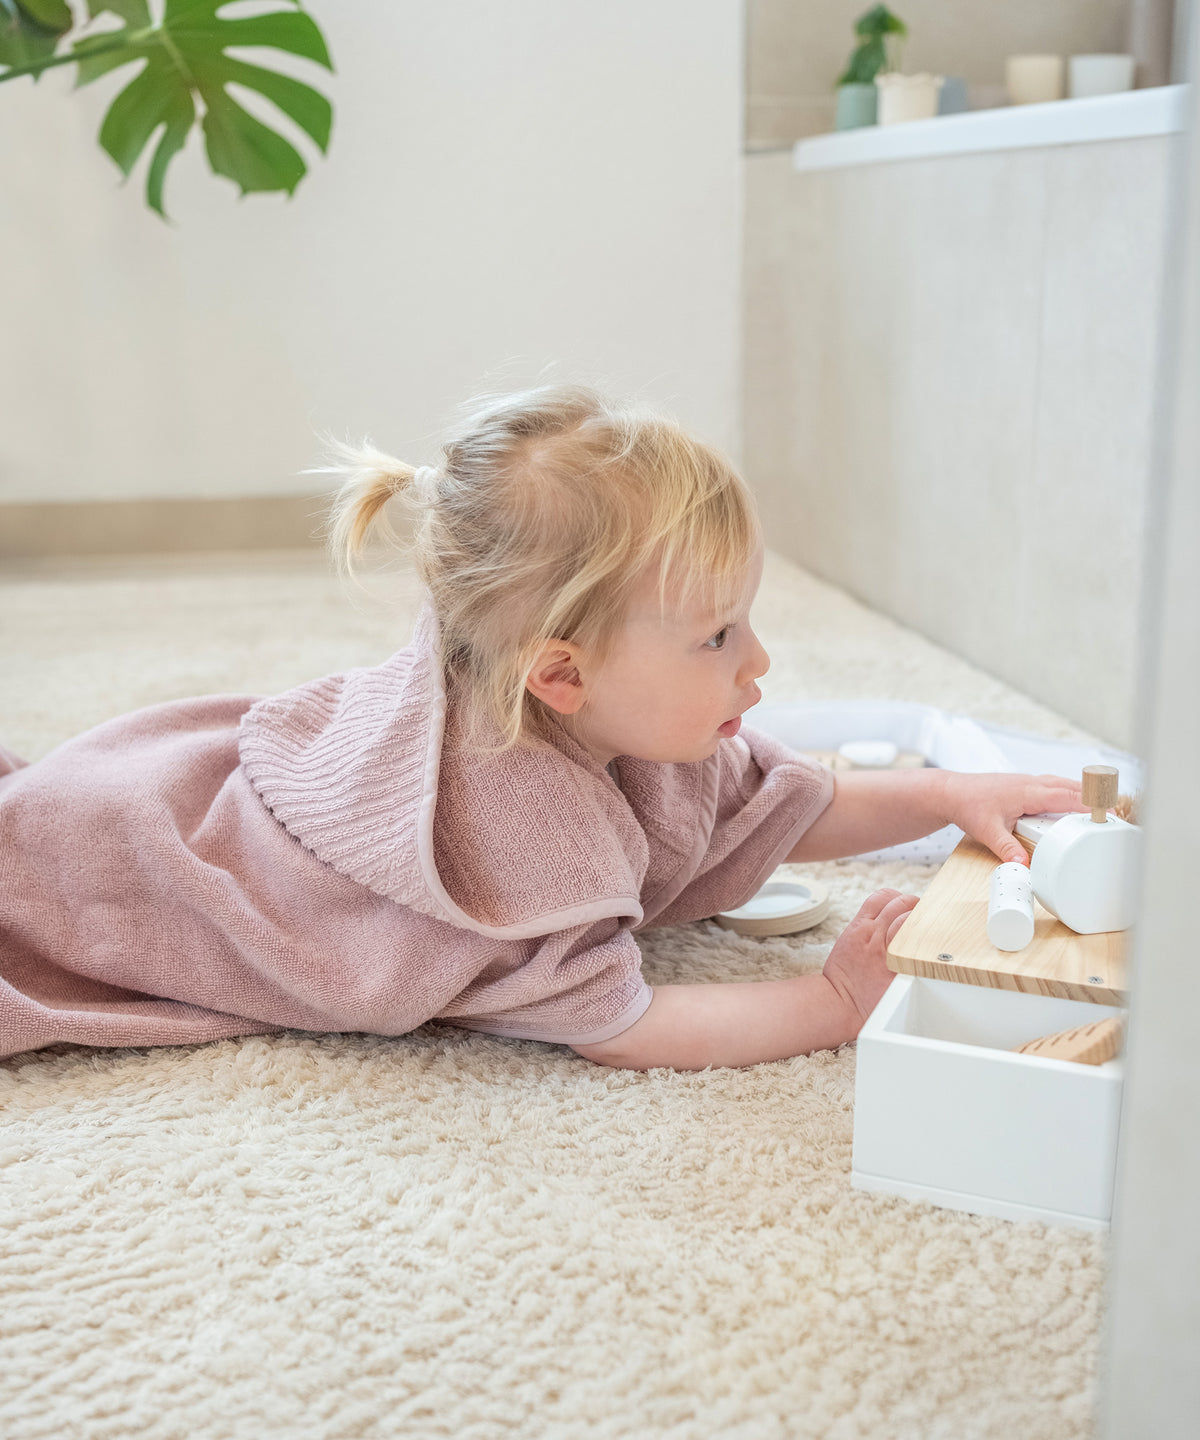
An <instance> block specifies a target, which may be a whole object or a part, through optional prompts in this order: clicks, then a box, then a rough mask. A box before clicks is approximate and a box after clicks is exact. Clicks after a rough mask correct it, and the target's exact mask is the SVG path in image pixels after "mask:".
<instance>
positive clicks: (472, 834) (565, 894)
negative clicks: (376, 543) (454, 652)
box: [239, 604, 719, 939]
mask: <svg viewBox="0 0 1200 1440" xmlns="http://www.w3.org/2000/svg"><path fill="white" fill-rule="evenodd" d="M239 756H240V760H241V764H242V768H243V770H244V771H245V773H246V775H247V777H248V778H249V780H250V782H251V784H252V785H253V786H254V789H255V790H256V791H257V792H258V794H259V796H260V797H261V799H262V800H263V802H264V803H265V804H266V806H267V808H268V809H269V810H270V811H271V813H272V814H273V815H274V816H275V818H276V819H277V820H278V821H279V822H280V824H282V825H283V826H284V827H285V829H287V830H288V831H289V833H290V834H292V835H293V836H295V838H296V839H297V840H299V841H300V842H301V843H302V844H303V845H304V846H306V847H307V848H308V849H309V850H310V851H311V852H312V853H313V854H314V855H316V856H317V858H318V859H320V860H322V861H324V862H325V863H326V864H328V865H330V866H332V867H333V868H334V869H335V870H337V871H338V872H339V873H341V874H343V875H345V876H348V877H349V878H350V879H352V880H355V881H357V882H358V883H359V884H362V885H365V886H367V887H368V888H369V889H371V890H373V891H375V892H376V893H377V894H380V895H383V896H386V897H388V898H389V899H391V900H395V901H397V902H398V903H399V904H401V905H406V906H409V907H411V908H412V909H413V910H416V911H419V912H420V913H421V914H424V915H429V916H432V917H434V918H436V919H439V920H444V921H447V922H449V923H450V924H453V925H456V926H459V927H460V928H465V929H469V930H474V931H477V932H478V933H479V934H481V935H487V936H495V937H498V938H500V937H503V938H507V939H519V938H523V937H529V936H536V935H544V934H549V933H551V932H553V931H557V930H563V929H566V928H568V927H570V926H574V925H580V924H588V923H592V922H594V921H596V920H600V919H605V918H608V917H621V918H623V919H626V920H627V921H628V922H629V924H630V925H631V926H636V925H637V923H638V922H639V921H640V920H641V919H642V917H643V913H644V911H643V905H646V907H647V908H649V901H650V899H651V897H653V899H654V901H655V903H654V907H653V908H654V909H655V910H660V909H661V908H662V907H663V905H665V904H666V903H669V900H670V899H671V898H672V893H673V892H674V891H677V890H678V889H679V888H681V887H682V885H683V884H685V883H686V881H687V878H688V877H689V876H690V875H691V874H692V873H693V871H694V869H695V866H696V864H697V863H698V860H699V856H700V854H702V853H703V849H704V846H705V843H706V841H707V837H708V835H709V833H710V831H711V827H712V818H713V814H714V812H715V808H716V804H717V789H718V768H719V767H718V762H717V759H716V757H715V756H714V757H711V758H710V759H709V760H705V761H697V762H693V763H686V764H676V765H662V764H658V763H654V762H649V761H641V760H637V759H633V758H631V757H620V758H619V759H618V762H617V764H618V769H619V772H620V777H621V784H620V786H618V785H617V784H616V783H615V782H614V780H613V778H612V776H611V775H610V774H609V773H608V772H607V771H606V770H605V768H604V767H603V766H602V765H600V764H599V763H598V762H597V761H596V760H595V759H594V758H593V757H592V756H591V755H590V754H588V752H587V751H585V750H584V749H583V748H582V747H581V746H579V745H578V744H577V743H576V742H575V741H574V740H573V739H572V738H571V736H570V735H568V734H567V733H566V731H565V730H563V728H562V727H561V726H560V725H557V724H556V723H554V722H553V721H551V722H550V723H549V724H548V725H547V727H546V738H545V739H544V740H539V741H538V742H537V744H536V745H535V746H533V747H532V748H524V747H522V748H518V749H511V750H508V751H505V752H503V753H502V754H500V755H485V754H479V753H478V752H476V751H472V750H470V749H469V748H468V747H467V746H466V745H465V744H464V742H463V739H462V736H461V734H460V727H459V724H458V723H457V718H456V716H455V714H454V713H453V708H452V707H451V709H450V711H449V713H448V708H447V697H446V686H445V680H444V673H443V667H442V662H441V656H440V647H439V626H438V622H437V618H436V616H435V614H434V612H433V609H432V607H431V606H430V605H429V604H426V605H425V606H424V608H423V609H422V611H421V614H420V617H419V619H418V622H417V626H416V631H415V634H414V637H413V641H412V643H411V645H409V646H408V647H407V648H405V649H404V650H401V651H400V652H398V653H397V654H396V655H394V656H392V657H391V659H389V660H387V661H385V662H384V663H383V664H382V665H378V666H374V667H372V668H368V669H357V670H350V671H347V672H346V673H344V674H341V675H334V676H329V677H327V678H325V679H322V680H316V681H313V682H311V683H308V684H305V685H301V686H299V687H298V688H296V689H294V690H290V691H286V692H285V693H284V694H282V695H276V696H272V697H270V698H268V699H265V700H261V701H259V702H258V703H257V704H255V705H253V706H252V707H251V708H250V709H249V710H248V711H247V712H246V714H245V715H244V717H243V718H242V722H241V726H240V734H239ZM646 827H652V828H653V839H654V842H655V845H654V850H655V854H656V869H657V870H658V871H659V873H658V874H655V875H647V868H648V866H649V864H650V853H651V849H650V846H649V845H648V843H647V828H646Z"/></svg>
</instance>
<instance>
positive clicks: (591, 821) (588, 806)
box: [0, 606, 833, 1055]
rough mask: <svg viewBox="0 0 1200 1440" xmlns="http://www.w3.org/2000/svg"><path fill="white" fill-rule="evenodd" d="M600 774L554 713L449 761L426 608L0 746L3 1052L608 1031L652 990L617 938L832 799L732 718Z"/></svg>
mask: <svg viewBox="0 0 1200 1440" xmlns="http://www.w3.org/2000/svg"><path fill="white" fill-rule="evenodd" d="M9 767H11V768H9ZM6 768H7V769H8V773H2V772H3V771H5V769H6ZM617 768H618V770H619V775H620V784H619V785H618V784H617V783H616V782H615V781H614V780H613V778H612V776H611V775H610V774H609V773H608V772H607V771H606V770H605V768H604V767H603V766H601V765H599V764H598V763H597V762H596V761H595V760H594V759H593V758H592V757H591V756H590V755H589V754H588V753H587V752H586V751H584V750H583V749H581V748H580V747H579V746H578V745H577V744H576V743H575V742H574V741H573V740H572V739H571V737H570V736H569V735H568V734H567V733H566V731H565V730H563V729H562V727H561V726H559V725H557V724H551V725H550V726H549V727H548V730H547V739H546V740H545V741H544V742H542V743H540V744H539V745H538V746H537V748H535V749H520V750H512V751H509V752H507V753H505V754H504V755H501V756H499V757H481V756H478V755H476V754H474V753H473V752H471V751H469V750H468V749H467V748H466V747H465V746H464V745H463V744H462V743H461V737H460V735H459V732H458V727H457V725H456V723H455V712H454V708H453V707H452V706H451V707H450V708H449V710H448V709H447V705H446V693H445V687H444V684H443V676H442V666H441V662H440V659H439V654H438V631H437V623H436V620H435V618H434V616H433V614H432V611H431V610H430V609H429V607H428V606H427V607H426V609H425V610H424V611H423V613H422V616H421V619H420V621H419V623H418V626H417V631H416V634H415V636H414V639H413V643H412V644H411V645H410V646H408V647H407V648H406V649H404V650H401V651H400V652H399V653H398V654H396V655H394V656H393V657H392V658H391V659H390V660H388V661H386V662H385V663H384V664H382V665H379V666H375V667H373V668H370V669H362V670H351V671H348V672H347V673H345V674H342V675H334V676H330V677H328V678H326V679H323V680H316V681H313V682H311V683H310V684H306V685H301V686H299V687H298V688H297V689H295V690H290V691H288V692H287V693H285V694H283V695H278V696H274V697H272V698H269V699H265V700H259V701H257V703H256V702H255V701H254V700H253V699H251V698H248V697H245V696H230V695H217V696H210V697H206V698H201V699H194V700H180V701H172V702H169V703H167V704H163V705H155V706H152V707H150V708H148V709H145V710H139V711H136V712H135V713H133V714H131V715H126V716H122V717H120V718H118V719H116V720H111V721H108V722H107V723H106V724H103V725H100V726H98V727H97V728H95V729H94V730H91V731H88V732H87V733H86V734H84V735H81V736H79V737H77V738H76V739H74V740H71V741H68V742H67V743H66V744H65V745H62V746H60V747H59V748H58V749H57V750H55V751H53V752H52V753H51V754H49V755H47V756H46V757H45V758H44V759H42V760H39V761H38V762H36V763H35V764H32V765H22V763H21V762H20V761H17V760H15V759H14V758H13V757H10V760H9V766H6V765H5V762H4V756H3V752H0V1055H12V1054H15V1053H18V1052H20V1051H23V1050H33V1049H37V1048H39V1047H41V1046H45V1045H52V1044H55V1043H58V1042H61V1041H70V1042H74V1043H77V1044H84V1045H107V1046H119V1045H168V1044H186V1043H193V1042H199V1041H207V1040H216V1039H223V1038H227V1037H229V1036H234V1035H249V1034H261V1033H264V1032H268V1031H273V1030H279V1029H285V1028H297V1029H302V1030H314V1031H343V1030H357V1031H370V1032H373V1033H376V1034H381V1035H402V1034H404V1033H405V1032H407V1031H409V1030H413V1029H415V1028H416V1027H417V1026H418V1025H421V1024H423V1023H424V1022H425V1021H427V1020H431V1019H441V1020H445V1021H449V1022H452V1023H454V1024H456V1025H462V1026H467V1027H469V1028H473V1029H477V1030H487V1031H491V1032H493V1033H495V1034H499V1035H511V1036H518V1037H523V1038H527V1039H537V1040H549V1041H556V1042H560V1043H566V1044H580V1045H582V1044H587V1043H589V1042H591V1043H595V1042H597V1041H600V1040H604V1039H607V1038H609V1037H611V1036H613V1035H617V1034H619V1033H620V1032H621V1031H622V1030H624V1029H626V1028H627V1027H628V1026H630V1025H632V1024H633V1023H634V1021H636V1020H637V1019H638V1018H639V1016H640V1015H641V1014H642V1013H643V1012H644V1011H645V1009H646V1007H647V1005H648V1004H649V1003H650V999H651V992H650V989H649V987H648V986H647V985H646V982H645V981H644V980H643V978H642V975H641V968H640V953H639V951H638V947H637V943H636V941H635V940H634V938H633V932H635V931H637V930H639V929H642V928H644V927H646V926H648V925H669V924H675V923H679V922H683V921H690V920H697V919H702V918H704V917H707V916H711V915H713V914H716V913H717V912H718V911H720V910H725V909H729V908H732V907H734V906H736V905H739V904H742V903H743V902H744V901H745V900H747V899H748V898H749V896H750V895H751V894H753V892H754V891H755V890H756V889H757V888H758V886H759V885H760V884H761V883H762V882H763V880H764V879H765V878H766V877H767V875H769V874H770V872H771V870H772V869H773V868H774V867H775V866H776V865H777V864H778V863H779V862H780V861H781V860H782V859H783V858H784V857H785V856H786V855H787V853H788V852H789V851H790V849H791V848H792V846H793V845H794V844H795V843H796V841H797V839H798V838H799V837H800V835H802V834H803V832H804V831H805V830H806V829H807V828H808V827H809V826H810V825H811V824H812V823H813V821H814V820H815V819H816V818H817V816H818V815H819V814H820V813H821V811H822V810H823V809H824V808H825V806H826V805H827V804H828V803H829V801H830V799H831V798H832V794H833V785H832V776H831V775H830V773H829V772H828V771H827V770H825V769H823V768H822V767H821V766H819V765H816V764H814V763H812V762H809V761H807V760H805V759H803V758H802V757H800V756H798V755H797V754H796V753H795V752H794V751H792V750H789V749H788V748H787V747H786V746H784V745H782V744H780V743H779V742H778V741H775V740H773V739H771V738H769V737H768V736H765V735H762V734H757V733H755V732H754V731H752V730H743V732H742V733H741V734H740V735H738V736H737V737H735V738H733V739H726V740H722V741H720V743H719V745H718V748H717V750H716V752H715V754H713V755H712V756H710V757H709V758H708V759H707V760H703V761H697V762H695V763H687V764H661V763H657V762H652V761H647V760H638V759H634V758H632V757H628V756H622V757H619V759H618V761H617Z"/></svg>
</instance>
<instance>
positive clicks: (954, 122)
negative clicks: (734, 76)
mask: <svg viewBox="0 0 1200 1440" xmlns="http://www.w3.org/2000/svg"><path fill="white" fill-rule="evenodd" d="M1186 97H1187V86H1186V85H1161V86H1158V87H1156V88H1154V89H1149V90H1130V91H1127V92H1125V93H1124V94H1121V95H1096V96H1092V97H1089V98H1088V99H1085V100H1054V101H1051V102H1049V103H1047V104H1044V105H1008V106H1004V107H1003V108H1001V109H997V110H973V111H969V112H967V113H966V114H962V115H939V116H936V117H935V118H934V119H932V120H909V121H907V122H905V123H903V124H899V125H868V126H864V127H863V128H862V129H860V130H841V131H838V132H837V133H835V134H832V135H814V136H810V137H808V138H807V139H804V140H798V141H797V142H796V144H795V146H794V147H793V149H792V168H793V169H795V170H801V171H807V170H840V169H844V168H849V167H851V166H854V165H877V164H881V163H884V162H889V161H893V160H917V159H924V158H926V157H927V156H932V155H969V154H978V153H980V152H982V151H988V150H1023V149H1027V148H1029V147H1030V146H1035V145H1079V144H1086V143H1089V142H1091V141H1096V140H1130V139H1138V138H1141V137H1144V136H1149V135H1170V134H1174V133H1175V132H1177V131H1181V130H1183V129H1184V125H1185V114H1186V105H1187V100H1186Z"/></svg>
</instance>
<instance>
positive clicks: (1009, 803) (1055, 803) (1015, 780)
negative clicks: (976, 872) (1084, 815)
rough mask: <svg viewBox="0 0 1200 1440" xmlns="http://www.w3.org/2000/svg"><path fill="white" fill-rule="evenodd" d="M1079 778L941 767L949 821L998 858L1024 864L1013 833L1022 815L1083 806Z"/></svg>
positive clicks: (1024, 857)
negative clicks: (956, 770)
mask: <svg viewBox="0 0 1200 1440" xmlns="http://www.w3.org/2000/svg"><path fill="white" fill-rule="evenodd" d="M1082 792H1083V787H1082V785H1081V784H1080V782H1079V781H1078V780H1064V779H1063V778H1062V776H1060V775H959V774H956V773H954V772H951V771H947V772H946V796H947V802H948V809H949V817H948V818H949V820H950V822H951V823H952V824H954V825H957V826H958V827H959V829H960V830H965V831H966V833H967V834H968V835H970V836H971V837H972V838H973V839H975V840H978V841H979V842H980V844H982V845H986V846H987V847H988V849H989V850H990V851H991V852H992V853H993V854H994V855H998V856H999V857H1000V859H1001V860H1006V861H1012V860H1015V861H1016V862H1017V864H1019V865H1028V864H1029V855H1028V853H1027V851H1026V849H1025V847H1024V846H1023V845H1022V844H1021V842H1020V841H1019V840H1018V839H1017V838H1016V837H1015V836H1014V835H1013V833H1012V831H1013V826H1014V825H1015V824H1016V823H1017V821H1018V820H1019V819H1020V817H1021V816H1022V815H1045V814H1055V813H1057V812H1058V811H1063V812H1064V813H1065V812H1066V811H1069V810H1086V809H1087V806H1086V805H1084V804H1083V802H1082V800H1081V799H1080V796H1081V794H1082Z"/></svg>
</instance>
